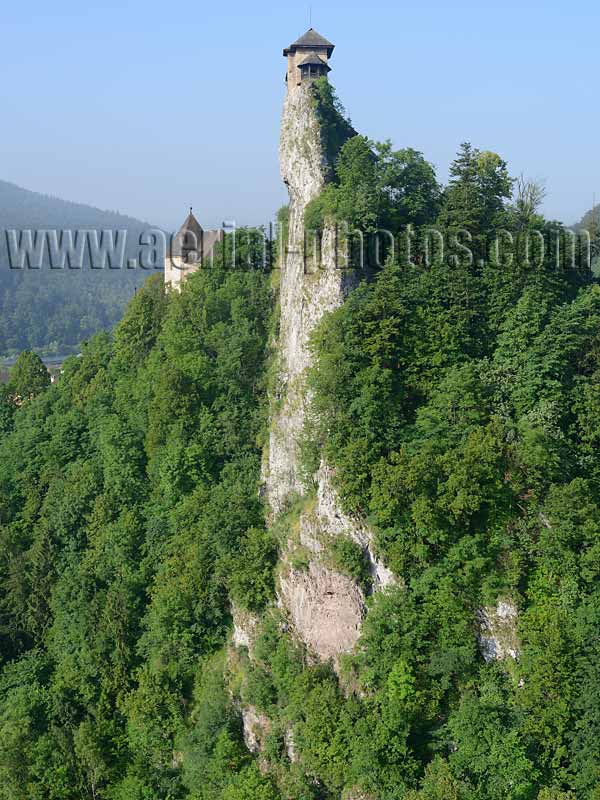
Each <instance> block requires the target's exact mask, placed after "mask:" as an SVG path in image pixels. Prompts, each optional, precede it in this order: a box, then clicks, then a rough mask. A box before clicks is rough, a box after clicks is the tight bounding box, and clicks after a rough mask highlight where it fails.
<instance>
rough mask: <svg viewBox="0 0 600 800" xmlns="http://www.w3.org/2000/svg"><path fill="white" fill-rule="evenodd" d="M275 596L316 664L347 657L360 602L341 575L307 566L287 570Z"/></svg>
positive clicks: (356, 629) (355, 589) (359, 594)
mask: <svg viewBox="0 0 600 800" xmlns="http://www.w3.org/2000/svg"><path fill="white" fill-rule="evenodd" d="M279 595H280V599H281V601H282V602H283V605H284V606H285V608H286V609H287V611H288V613H289V616H290V618H291V620H292V622H293V624H294V628H295V630H296V633H297V634H298V635H299V636H300V638H301V639H302V640H303V642H304V643H305V644H306V646H307V647H308V649H309V651H310V652H312V653H313V654H315V655H316V656H317V657H318V658H319V660H321V661H327V660H328V659H333V660H334V662H335V660H336V659H337V657H338V656H340V655H341V654H342V653H349V652H350V651H351V650H352V648H353V647H354V645H355V644H356V641H357V639H358V637H359V635H360V626H361V622H362V618H363V610H364V598H363V595H362V592H361V590H360V589H359V588H358V586H356V584H355V583H354V582H353V581H352V580H350V578H347V577H346V576H345V575H339V574H338V573H337V572H333V571H332V570H330V569H327V568H326V567H324V566H323V565H322V564H318V563H316V562H311V563H310V565H309V568H308V570H307V571H302V570H295V569H290V570H289V573H288V574H287V575H286V576H285V577H284V576H282V577H281V578H280V581H279Z"/></svg>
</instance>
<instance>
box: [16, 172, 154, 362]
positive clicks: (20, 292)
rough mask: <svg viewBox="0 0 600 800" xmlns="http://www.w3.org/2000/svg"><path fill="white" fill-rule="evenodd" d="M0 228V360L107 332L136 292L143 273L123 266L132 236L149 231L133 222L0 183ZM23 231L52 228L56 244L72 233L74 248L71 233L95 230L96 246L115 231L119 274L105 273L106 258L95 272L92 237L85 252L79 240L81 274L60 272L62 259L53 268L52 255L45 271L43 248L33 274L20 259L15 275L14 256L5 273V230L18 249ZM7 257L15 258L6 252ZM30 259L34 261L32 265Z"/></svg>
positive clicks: (132, 249) (135, 242) (134, 251)
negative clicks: (120, 238) (119, 241)
mask: <svg viewBox="0 0 600 800" xmlns="http://www.w3.org/2000/svg"><path fill="white" fill-rule="evenodd" d="M0 225H1V228H0V355H6V354H8V353H11V352H14V351H19V350H23V349H26V348H36V349H40V350H45V351H47V352H52V351H53V352H60V351H68V350H70V349H73V348H76V347H77V346H78V345H79V343H80V342H81V341H83V340H84V339H86V338H88V337H89V336H91V335H92V334H93V333H95V332H96V331H98V330H102V329H108V328H110V327H112V326H113V325H114V324H115V322H117V321H118V320H119V319H120V317H121V315H122V313H123V309H124V307H125V305H126V303H127V301H128V300H129V298H130V297H131V296H132V295H133V293H134V292H135V290H136V288H137V287H139V286H141V285H142V283H144V281H145V280H146V279H147V277H148V276H149V274H151V271H150V270H147V269H141V268H139V266H138V267H137V268H133V269H132V268H130V269H128V268H127V264H128V260H129V259H136V260H137V259H138V256H139V249H140V246H139V241H140V235H141V234H142V233H143V232H144V231H148V230H149V229H150V228H152V226H151V225H150V224H149V223H145V222H142V221H141V220H138V219H134V218H133V217H127V216H124V215H122V214H119V213H117V212H114V211H102V210H100V209H97V208H93V207H92V206H86V205H81V204H79V203H71V202H68V201H66V200H61V199H59V198H57V197H51V196H48V195H43V194H39V193H37V192H31V191H28V190H27V189H23V188H21V187H20V186H16V185H15V184H13V183H8V182H6V181H0ZM26 229H30V230H32V231H36V230H40V229H42V230H56V231H57V240H56V241H57V243H58V244H60V236H61V232H62V231H64V230H72V231H73V237H74V242H75V243H77V238H76V233H75V232H76V231H78V230H86V231H88V230H90V231H97V232H98V233H97V236H98V243H99V244H100V245H102V243H103V242H102V234H101V232H102V231H104V230H111V231H114V232H115V236H116V232H117V231H126V232H127V234H126V239H125V247H124V250H123V253H124V258H123V268H118V269H117V268H112V269H110V268H108V261H107V260H105V267H104V268H97V267H98V266H99V264H100V263H101V259H100V257H99V254H98V253H96V255H94V252H95V251H94V250H93V247H94V239H93V238H92V251H90V246H89V244H87V241H86V240H84V241H86V245H85V247H83V248H81V252H82V255H83V258H82V266H81V269H78V268H68V262H67V261H66V260H65V262H64V268H62V269H60V268H56V267H57V265H58V264H59V263H60V259H59V258H58V253H57V252H55V254H54V255H55V259H54V268H52V264H51V260H50V257H49V250H48V245H47V244H46V245H45V246H44V248H43V257H42V259H41V268H40V269H31V268H28V267H27V262H26V261H25V262H24V268H22V269H16V268H14V267H16V266H17V265H18V263H19V259H18V258H17V259H15V258H13V259H12V267H13V268H11V259H10V258H9V248H8V245H7V234H6V231H7V230H15V231H17V235H16V238H14V239H13V243H15V242H16V243H17V244H18V245H21V246H22V245H23V243H24V239H23V237H22V234H21V233H20V232H21V231H23V230H26ZM33 235H34V234H32V236H33ZM38 236H39V234H38ZM85 236H87V234H85ZM64 241H65V239H64V238H63V243H64ZM79 241H80V242H81V241H82V239H80V240H79ZM104 241H105V243H106V239H105V240H104ZM15 255H18V253H15V251H14V248H13V256H15ZM35 261H36V259H35V257H34V258H33V262H34V265H35ZM72 263H73V262H72ZM74 263H75V265H76V263H77V259H76V258H75V259H74ZM92 263H93V264H94V267H95V268H93V269H92V268H91V266H92ZM160 268H161V269H162V259H161V261H160Z"/></svg>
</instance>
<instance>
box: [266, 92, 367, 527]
mask: <svg viewBox="0 0 600 800" xmlns="http://www.w3.org/2000/svg"><path fill="white" fill-rule="evenodd" d="M279 157H280V167H281V176H282V178H283V181H284V183H285V184H286V185H287V188H288V192H289V198H290V204H289V212H290V216H289V235H288V246H287V252H286V254H285V256H284V258H283V260H282V264H281V295H280V302H281V325H280V338H279V354H280V373H279V391H278V394H279V395H280V397H281V399H282V403H281V408H280V409H279V411H278V412H277V413H276V414H275V416H274V417H273V419H272V421H271V432H270V441H269V459H268V474H267V476H266V489H267V495H268V499H269V503H270V506H271V508H272V510H273V511H274V512H275V513H277V512H278V511H280V510H281V509H282V508H283V507H284V506H285V502H286V499H287V498H289V497H290V495H291V494H293V493H302V485H301V481H300V477H299V471H298V466H299V465H298V439H299V436H300V434H301V432H302V427H303V425H304V419H305V415H306V407H307V403H308V402H309V399H308V398H307V396H306V390H305V384H304V372H305V370H306V368H307V367H308V366H309V364H310V353H309V349H308V339H309V336H310V334H311V332H312V331H313V330H314V328H315V326H316V325H317V323H318V322H319V321H320V320H321V318H322V317H323V314H324V313H325V312H326V311H330V310H331V309H333V308H335V307H336V306H339V305H340V304H341V302H342V301H343V299H344V297H345V295H346V293H347V291H348V289H349V287H350V286H351V285H352V283H353V276H351V275H350V274H349V272H348V271H347V270H343V269H339V268H338V264H336V252H335V250H336V248H335V241H334V232H333V230H331V229H326V230H325V231H324V234H323V240H322V247H321V257H320V259H316V260H315V259H314V258H312V257H310V256H311V255H312V247H311V246H308V245H310V244H311V243H305V231H304V211H305V209H306V206H307V205H308V203H309V202H310V201H311V200H313V199H314V198H315V197H317V196H318V195H319V194H320V192H321V190H322V188H323V186H324V185H325V182H326V180H327V176H328V174H329V170H330V166H329V164H328V163H327V158H326V155H325V146H324V143H323V141H322V130H321V123H320V121H319V118H318V115H317V112H316V109H315V106H314V101H313V95H312V92H311V87H310V85H308V84H306V85H301V86H299V87H298V88H297V89H296V90H295V91H294V92H291V93H289V94H288V95H287V97H286V99H285V105H284V110H283V118H282V122H281V139H280V148H279Z"/></svg>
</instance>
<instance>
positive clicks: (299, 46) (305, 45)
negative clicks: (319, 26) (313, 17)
mask: <svg viewBox="0 0 600 800" xmlns="http://www.w3.org/2000/svg"><path fill="white" fill-rule="evenodd" d="M334 47H335V45H334V44H332V43H331V42H330V41H328V40H327V39H326V38H325V37H324V36H321V34H320V33H319V32H318V31H316V30H315V29H314V28H309V29H308V30H307V31H306V33H305V34H304V35H303V36H301V37H300V38H299V39H297V40H296V41H295V42H293V44H291V45H290V46H289V47H286V48H285V50H284V51H283V55H284V56H287V55H289V54H290V53H295V52H296V50H303V49H307V50H308V49H313V48H314V49H319V48H323V49H325V48H327V58H331V54H332V53H333V49H334Z"/></svg>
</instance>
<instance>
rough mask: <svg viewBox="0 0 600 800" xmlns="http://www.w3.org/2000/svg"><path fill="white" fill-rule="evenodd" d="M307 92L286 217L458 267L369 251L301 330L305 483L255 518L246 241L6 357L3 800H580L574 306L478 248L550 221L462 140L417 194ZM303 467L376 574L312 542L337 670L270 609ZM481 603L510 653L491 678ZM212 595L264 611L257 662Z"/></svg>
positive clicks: (595, 587) (589, 468)
mask: <svg viewBox="0 0 600 800" xmlns="http://www.w3.org/2000/svg"><path fill="white" fill-rule="evenodd" d="M315 102H316V103H317V106H318V108H319V109H320V113H321V114H323V115H324V116H323V119H324V120H325V122H324V124H328V123H327V120H328V119H329V120H330V121H331V120H333V122H332V127H331V129H330V131H329V132H330V133H331V135H332V139H331V141H333V142H334V147H335V153H337V155H336V159H335V174H334V176H333V181H332V182H331V183H330V184H329V185H328V187H327V188H326V190H325V191H324V193H323V194H322V195H321V196H320V197H319V198H318V199H317V201H315V202H314V203H313V204H312V206H311V207H310V208H309V210H308V213H307V218H308V219H307V222H310V224H311V225H312V226H314V227H317V228H318V227H319V226H320V225H323V224H324V223H325V222H327V221H331V220H336V219H348V217H349V215H350V216H351V219H352V224H353V225H354V226H355V227H356V228H357V229H359V230H361V231H364V232H367V233H368V232H369V231H372V230H375V229H377V228H381V227H386V228H387V229H389V230H392V231H393V232H397V231H398V232H399V231H400V230H401V229H403V227H404V226H406V225H408V224H410V225H412V226H414V229H415V240H416V241H417V242H419V241H424V240H425V238H426V236H427V230H428V226H432V225H435V226H436V227H437V228H439V229H440V230H443V231H444V232H446V233H447V234H448V235H452V234H453V233H456V231H458V230H459V229H462V228H467V229H468V230H469V231H470V232H471V234H472V239H473V249H474V251H475V253H476V255H477V257H476V258H474V259H468V258H450V259H447V258H444V259H436V258H433V259H432V260H431V261H430V262H429V263H425V261H423V260H422V259H413V260H409V259H407V257H406V255H407V254H406V253H405V252H401V251H399V252H396V253H394V254H393V255H388V258H387V260H386V263H385V265H384V266H382V267H381V268H377V269H371V270H365V272H364V274H360V275H358V276H357V285H356V288H355V289H354V290H353V291H352V292H351V293H350V294H349V296H348V298H347V300H346V301H345V303H344V304H343V305H342V306H341V307H340V308H338V309H337V310H335V311H333V312H331V313H328V314H327V315H326V316H325V318H324V319H323V322H322V323H321V324H320V326H319V327H318V329H317V331H316V333H315V335H314V337H313V340H312V349H313V352H314V367H313V368H312V369H311V372H310V376H309V383H310V389H311V396H312V398H313V400H312V409H313V412H314V413H313V414H312V415H311V421H310V424H309V425H307V430H306V431H305V437H304V442H303V461H304V462H305V467H306V469H305V472H306V476H307V477H306V495H305V497H303V498H298V499H297V501H296V502H295V503H292V504H290V507H289V508H288V509H287V510H286V512H285V513H284V514H283V515H282V516H280V517H279V518H278V519H277V520H276V522H275V524H273V525H270V526H269V525H267V516H268V515H267V509H266V508H265V504H264V500H263V497H262V493H261V491H260V487H261V458H262V454H263V450H264V448H265V445H266V440H267V435H268V417H269V409H270V406H271V404H272V403H273V402H275V400H276V398H274V396H273V395H274V374H275V372H276V363H277V353H276V348H275V346H274V342H275V341H276V337H277V322H278V318H279V308H278V272H277V270H274V271H272V270H266V269H264V268H263V265H262V261H261V257H260V249H261V237H262V233H261V231H258V230H257V231H254V232H253V233H252V235H251V236H248V237H246V239H245V240H244V241H245V242H246V245H245V246H246V248H247V249H246V251H242V252H239V253H238V257H239V259H240V262H239V263H240V265H241V264H242V263H243V264H244V265H245V266H247V265H248V263H251V264H253V265H254V268H253V269H248V268H240V269H227V270H223V269H212V270H200V271H199V272H197V273H196V274H194V275H192V276H190V277H189V279H188V280H187V281H186V283H185V285H184V287H183V290H182V292H181V293H180V294H177V293H173V292H171V291H169V290H168V289H165V287H164V285H163V282H162V277H161V276H159V275H156V276H153V277H151V278H149V279H148V280H147V282H146V283H145V285H144V286H143V288H142V289H140V290H139V291H138V292H137V294H136V295H135V297H134V298H133V299H132V300H131V302H130V303H129V306H128V307H127V310H126V313H125V315H124V317H123V319H122V320H121V321H120V322H119V323H118V324H117V326H116V327H115V328H114V331H113V332H112V333H109V332H100V333H98V334H97V335H95V336H93V337H92V338H90V339H89V341H88V342H87V343H86V344H85V345H84V347H83V351H82V354H81V357H78V358H75V357H73V358H70V359H69V360H68V361H67V362H66V363H65V372H64V375H63V376H62V378H61V380H60V381H59V382H58V383H57V384H53V385H49V377H48V375H47V373H46V371H45V368H44V367H43V364H41V362H40V360H39V358H38V357H37V356H35V355H34V354H32V353H29V352H25V353H23V354H21V356H20V357H19V359H18V360H17V363H16V364H15V366H14V367H13V369H12V371H11V374H10V379H9V381H8V383H7V384H6V385H5V386H3V387H0V391H1V392H2V394H1V395H0V642H1V647H0V654H1V672H0V798H2V800H24V799H25V798H26V799H27V800H80V799H85V800H88V799H89V800H101V799H102V800H154V799H155V798H160V799H161V800H339V798H343V800H579V799H580V798H581V800H599V798H600V638H599V635H598V631H599V621H600V588H599V587H600V581H599V578H600V447H599V445H600V286H598V283H597V281H596V279H595V277H594V275H593V273H592V271H591V270H590V269H589V268H587V266H585V265H581V264H578V265H575V266H573V265H571V264H569V263H567V261H568V259H567V260H564V259H563V260H558V261H557V259H556V258H554V254H553V253H547V254H546V257H545V258H543V259H541V260H540V259H537V260H529V261H527V260H526V259H524V258H522V257H521V255H522V254H521V251H520V250H519V248H518V247H517V254H516V257H515V258H514V260H513V263H511V264H508V263H502V264H499V263H498V261H497V259H495V258H493V257H492V256H491V255H490V253H489V250H488V248H489V244H490V241H491V238H492V234H493V232H494V231H496V230H497V229H498V228H505V229H507V230H511V231H515V233H516V234H526V233H527V232H528V231H530V230H533V229H536V230H541V231H546V232H549V233H552V232H557V231H558V232H559V233H560V231H561V230H562V228H561V226H560V224H559V223H557V222H555V221H552V220H546V219H544V218H543V217H542V216H541V214H540V210H539V204H538V202H537V201H536V197H537V195H536V192H535V191H534V187H533V185H532V184H530V183H529V184H528V183H527V182H522V187H521V189H522V190H521V191H518V190H517V192H516V194H515V192H514V190H515V180H514V178H513V176H511V175H510V172H509V168H508V166H507V164H506V163H505V161H504V160H503V159H502V158H501V156H499V155H497V154H495V153H491V152H488V151H485V150H480V149H477V148H476V147H474V146H472V145H470V144H464V145H462V146H461V148H460V150H459V152H458V153H457V156H456V159H455V161H454V163H453V165H452V168H451V174H450V179H449V182H448V184H447V185H446V186H441V185H440V183H439V182H438V179H437V177H436V174H435V171H434V169H433V167H432V165H430V164H429V163H428V162H427V161H426V160H425V158H424V157H423V155H422V154H421V153H419V152H417V151H416V150H412V149H403V150H394V149H393V148H392V146H391V145H390V144H389V143H383V144H379V145H376V144H374V143H373V142H370V141H369V140H368V139H366V138H365V137H362V136H359V135H352V134H353V132H352V131H351V130H350V129H349V128H348V127H345V128H344V127H343V126H342V127H340V125H339V124H338V123H339V119H338V118H337V117H336V114H337V110H336V109H338V108H339V106H338V104H337V102H336V101H335V98H334V96H333V94H331V93H329V92H328V91H327V90H325V89H324V88H323V84H319V85H318V86H317V88H316V90H315ZM331 109H333V110H334V111H336V114H333V113H332V111H331ZM327 115H329V116H327ZM340 131H341V133H340ZM284 218H285V214H284V213H283V212H282V214H281V219H282V220H283V219H284ZM594 246H595V244H594ZM280 255H281V254H280ZM321 455H323V456H324V457H325V458H326V460H327V461H328V463H329V464H331V466H332V467H333V468H334V469H335V480H336V488H337V490H338V492H339V495H340V497H341V499H342V502H343V504H344V508H345V510H346V511H347V512H349V513H352V514H356V515H359V516H361V517H362V518H364V519H366V520H368V522H369V525H370V527H371V529H372V530H373V531H374V534H375V545H376V548H377V553H378V555H379V556H380V557H381V558H382V559H383V561H384V562H385V563H386V565H388V566H389V568H390V569H392V570H393V572H394V573H395V575H396V576H398V577H399V578H400V580H398V582H397V583H396V585H395V586H393V587H390V588H388V589H386V590H385V591H382V592H372V591H371V587H370V585H369V580H370V579H369V575H368V571H367V570H366V569H365V565H364V562H363V558H364V556H363V554H362V552H361V551H360V549H359V548H356V547H353V546H352V545H351V544H350V543H347V544H346V545H343V544H339V545H338V546H337V549H336V552H335V553H333V554H332V558H335V562H336V565H337V567H338V568H339V569H340V570H341V571H346V572H347V574H349V575H351V576H352V577H353V578H355V579H356V580H357V581H358V582H360V583H361V584H362V585H363V586H364V588H365V591H366V593H367V595H368V614H367V616H366V618H365V621H364V624H363V628H362V634H361V637H360V640H359V642H358V646H357V648H356V649H355V652H354V653H353V654H351V655H347V656H344V657H343V659H342V663H341V668H340V670H339V674H338V673H336V672H335V671H334V669H333V668H332V665H331V664H317V663H315V662H314V659H311V658H310V657H309V654H308V653H307V652H306V650H305V648H304V647H303V645H302V644H301V643H300V642H299V640H298V638H297V637H295V636H294V632H293V630H292V629H291V628H290V626H289V624H288V623H287V622H286V619H285V617H284V614H283V612H282V611H281V609H280V608H279V607H278V605H277V603H276V597H275V587H276V577H277V569H278V565H277V562H278V553H279V552H280V551H281V550H282V548H283V547H284V546H285V541H286V538H287V535H288V534H287V532H288V530H289V528H290V526H292V525H293V523H294V519H295V518H297V515H298V513H299V508H300V507H301V506H302V504H305V503H307V502H310V500H311V492H314V486H313V485H312V483H311V475H312V474H313V473H314V470H315V467H316V466H317V465H318V459H319V458H320V456H321ZM498 598H503V599H505V600H506V601H507V602H508V601H510V603H512V604H514V606H515V607H516V608H517V609H518V621H517V631H516V635H517V637H518V642H519V648H518V649H519V657H518V658H516V659H512V658H507V659H504V660H502V661H499V660H491V661H486V660H485V659H484V658H483V656H482V653H481V649H480V645H479V641H478V625H477V613H478V609H480V608H481V607H484V606H488V605H490V604H494V603H496V601H497V600H498ZM232 604H233V605H234V606H235V607H236V608H238V609H241V610H245V611H247V612H252V613H254V614H257V615H258V616H259V618H260V624H259V628H258V631H257V635H256V641H255V642H254V645H253V648H252V650H253V652H252V653H251V654H250V653H249V652H248V651H246V650H244V649H243V648H242V649H241V650H234V649H233V648H232V647H231V645H230V642H231V634H232V629H233V623H232ZM249 705H250V706H253V707H254V708H256V709H257V710H258V711H259V712H260V713H262V714H264V715H266V717H268V719H269V721H270V725H269V731H268V734H267V736H266V739H265V742H264V747H263V748H262V752H261V753H260V755H258V756H252V755H251V754H250V753H249V751H248V749H247V748H246V746H245V744H244V740H243V736H242V720H241V709H242V707H243V706H249ZM290 735H291V736H292V739H293V748H290Z"/></svg>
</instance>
